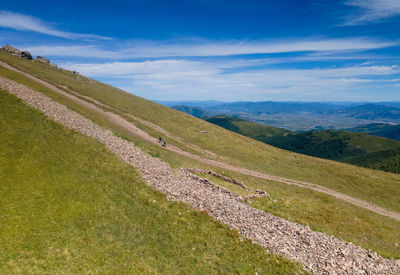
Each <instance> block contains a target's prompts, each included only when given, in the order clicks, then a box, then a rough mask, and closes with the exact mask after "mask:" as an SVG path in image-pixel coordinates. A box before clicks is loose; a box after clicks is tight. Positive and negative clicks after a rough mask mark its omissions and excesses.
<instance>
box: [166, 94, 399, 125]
mask: <svg viewBox="0 0 400 275" xmlns="http://www.w3.org/2000/svg"><path fill="white" fill-rule="evenodd" d="M217 103H218V102H214V104H211V103H208V105H207V104H206V103H204V104H203V106H202V107H200V106H199V105H201V104H200V103H198V105H196V106H195V105H179V108H178V109H179V110H180V111H182V112H186V113H189V114H193V113H190V112H191V111H190V110H192V109H191V108H193V107H196V108H200V109H202V110H199V109H195V111H196V113H197V115H195V116H197V117H200V118H204V117H206V116H216V115H228V116H232V117H239V118H243V119H246V120H249V121H253V122H257V123H262V124H266V125H271V126H275V127H279V128H285V129H288V130H292V131H308V130H322V129H336V130H338V129H346V128H354V127H358V126H360V125H364V124H370V123H391V124H400V108H398V107H396V106H400V103H398V102H383V103H324V102H272V101H264V102H233V103H224V104H217ZM206 105H207V106H206ZM173 108H175V109H177V107H175V106H174V107H173Z"/></svg>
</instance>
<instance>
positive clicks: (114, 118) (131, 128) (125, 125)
mask: <svg viewBox="0 0 400 275" xmlns="http://www.w3.org/2000/svg"><path fill="white" fill-rule="evenodd" d="M0 66H3V67H4V68H6V69H9V70H12V71H15V72H18V73H21V74H23V75H24V76H26V77H28V78H30V79H32V80H34V81H36V82H37V83H39V84H41V85H43V86H45V87H47V88H49V89H51V90H52V91H54V92H56V93H58V94H60V95H62V96H64V97H66V98H68V99H70V100H72V101H74V102H75V103H77V104H79V105H81V106H83V107H85V108H88V109H90V110H92V111H95V112H96V113H98V114H99V115H101V116H103V117H104V118H106V119H107V120H109V121H110V122H112V123H114V124H115V125H118V126H119V127H121V128H122V129H124V130H126V131H127V132H129V133H131V134H133V135H135V136H137V137H139V138H141V139H144V140H146V141H149V142H151V143H153V144H158V140H157V139H155V138H154V137H152V136H150V135H149V134H147V133H146V132H144V131H143V130H141V129H139V128H138V127H136V126H135V125H134V124H133V123H131V122H129V121H128V120H126V119H124V118H123V117H121V116H119V115H117V114H114V113H112V112H108V111H104V110H103V109H101V108H100V107H97V106H96V105H95V104H94V103H90V102H88V101H86V100H83V99H81V98H80V97H78V96H75V95H73V94H71V93H67V92H65V91H63V90H61V89H60V88H58V87H56V86H54V85H52V84H50V83H48V82H46V81H43V80H41V79H39V78H37V77H35V76H32V75H30V74H28V73H25V72H23V71H20V70H18V69H16V68H14V67H12V66H10V65H8V64H7V63H4V62H2V61H0ZM75 93H76V92H75ZM85 98H87V99H89V100H91V101H92V102H96V104H97V103H99V104H101V105H104V104H102V103H100V102H98V101H95V100H94V99H91V98H90V97H87V96H86V97H85ZM104 106H107V105H104ZM107 107H108V108H109V106H107ZM166 150H169V151H172V152H175V153H178V154H181V155H183V156H185V157H188V158H191V159H194V160H197V161H199V162H202V163H205V164H209V165H212V166H215V167H219V168H223V169H227V170H231V171H234V172H238V173H241V174H245V175H249V176H253V177H257V178H262V179H266V180H272V181H277V182H281V183H285V184H289V185H295V186H299V187H303V188H307V189H310V190H313V191H317V192H321V193H324V194H328V195H330V196H333V197H335V198H338V199H341V200H343V201H346V202H348V203H351V204H353V205H356V206H359V207H362V208H365V209H368V210H370V211H373V212H375V213H377V214H380V215H383V216H387V217H390V218H392V219H395V220H397V221H400V213H398V212H395V211H391V210H389V209H386V208H383V207H380V206H378V205H375V204H372V203H368V202H366V201H363V200H360V199H357V198H354V197H351V196H348V195H346V194H343V193H340V192H337V191H334V190H332V189H329V188H327V187H324V186H320V185H317V184H313V183H310V182H304V181H297V180H292V179H287V178H283V177H279V176H273V175H270V174H267V173H262V172H257V171H253V170H250V169H247V168H243V167H238V166H234V165H230V164H227V163H224V162H221V161H218V160H214V159H208V158H204V157H201V156H198V155H195V154H192V153H190V152H187V151H184V150H182V149H180V148H178V147H176V146H174V145H171V144H169V145H168V146H167V147H166Z"/></svg>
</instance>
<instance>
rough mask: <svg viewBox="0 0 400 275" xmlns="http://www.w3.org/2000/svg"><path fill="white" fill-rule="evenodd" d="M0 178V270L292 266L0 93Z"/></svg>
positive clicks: (289, 269) (282, 270)
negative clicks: (161, 190)
mask: <svg viewBox="0 0 400 275" xmlns="http://www.w3.org/2000/svg"><path fill="white" fill-rule="evenodd" d="M0 182H1V183H2V184H1V185H0V194H1V196H0V223H1V224H2V226H1V227H0V247H1V249H0V273H2V274H10V273H98V272H101V273H118V274H121V273H129V274H132V273H147V274H150V273H151V274H155V273H170V274H172V273H174V274H176V273H184V274H189V273H190V274H196V273H198V274H205V273H207V274H212V273H214V274H216V273H218V274H220V273H250V274H254V273H255V272H256V271H258V272H262V273H274V274H275V273H279V274H288V273H295V272H300V269H299V266H298V265H296V264H292V263H290V262H288V261H286V260H284V259H282V258H280V257H274V256H272V255H267V254H266V253H265V252H264V250H263V249H261V248H260V247H258V246H256V245H253V244H251V243H250V242H249V241H243V240H242V239H241V238H240V237H239V236H238V234H236V233H234V232H233V231H231V230H229V229H227V228H226V227H224V226H222V225H221V224H219V223H218V222H214V221H212V220H211V218H209V217H208V216H207V215H205V214H202V213H197V212H196V211H194V210H192V209H191V208H189V207H186V206H185V205H183V204H181V203H174V202H170V201H168V200H166V198H165V196H164V195H161V194H159V193H157V192H154V191H153V190H152V189H151V188H149V187H147V186H146V185H145V184H144V183H143V182H142V181H141V180H140V178H139V176H138V174H137V172H136V171H135V169H133V168H132V167H130V166H128V165H126V164H124V163H123V162H121V161H120V160H119V159H118V158H117V157H116V156H114V155H113V154H111V153H109V152H108V151H107V150H106V149H105V147H104V146H102V145H100V144H99V143H97V142H95V141H93V140H91V139H89V138H87V137H85V136H82V135H80V134H77V133H75V132H73V131H70V130H67V129H65V128H63V127H62V126H60V125H58V124H56V123H53V122H51V121H49V120H48V119H46V118H45V117H44V116H43V115H42V114H41V113H39V112H37V111H35V110H33V109H31V108H29V107H27V106H25V105H23V104H22V103H21V102H20V101H19V100H17V99H16V98H14V97H13V96H11V95H9V94H8V93H6V92H4V91H0Z"/></svg>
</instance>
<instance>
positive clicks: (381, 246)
mask: <svg viewBox="0 0 400 275" xmlns="http://www.w3.org/2000/svg"><path fill="white" fill-rule="evenodd" d="M0 59H4V60H7V61H8V62H10V63H11V64H13V65H14V66H16V67H17V66H19V67H20V68H21V69H25V70H26V71H28V72H30V73H32V74H33V73H35V74H37V75H38V76H39V75H42V78H44V76H46V75H48V76H47V77H51V79H54V82H53V81H50V82H53V83H56V82H55V81H59V79H61V80H63V79H64V80H63V81H65V83H64V84H65V85H64V84H62V83H61V84H59V85H60V86H61V85H62V86H66V85H72V84H73V83H75V84H74V85H76V88H77V89H78V88H82V91H85V89H89V92H90V93H93V94H95V95H96V97H97V98H99V100H100V101H102V100H101V98H102V96H101V94H97V93H100V92H101V91H104V93H105V96H107V89H109V92H110V93H114V92H115V97H116V98H114V103H115V102H116V103H115V104H117V105H118V106H119V107H118V109H122V108H123V107H122V106H125V104H127V103H129V104H127V105H129V106H131V107H130V108H127V112H130V113H133V114H135V115H136V116H139V117H143V118H144V119H146V120H150V121H151V122H153V123H155V124H157V125H160V126H162V127H163V128H165V129H167V130H168V131H170V132H171V133H173V134H175V135H177V136H179V137H182V138H184V139H185V140H188V141H189V142H191V143H193V144H197V145H200V146H201V147H203V148H206V149H209V150H210V149H211V150H212V151H214V152H216V153H217V154H219V155H220V157H219V159H222V160H223V161H226V162H229V163H233V164H237V165H241V166H244V167H249V168H252V169H255V170H259V171H266V172H270V173H273V174H278V175H287V176H288V177H292V178H297V179H304V180H307V181H312V182H315V183H317V184H321V185H325V186H329V187H331V188H333V189H336V190H339V191H341V192H344V193H348V194H351V195H353V196H355V197H361V198H364V199H365V200H366V201H370V202H374V203H377V204H379V205H382V206H384V207H387V208H391V209H398V208H399V207H398V204H399V201H398V196H399V184H400V183H399V180H400V179H399V176H398V175H395V174H390V173H384V172H380V171H373V170H368V169H363V168H359V167H356V166H352V165H348V164H344V163H338V162H332V161H329V160H323V159H316V158H312V157H308V156H304V155H299V154H295V153H291V152H287V151H284V150H280V149H277V148H274V147H271V146H268V145H266V144H264V143H261V142H258V141H255V140H253V139H250V138H246V137H243V136H242V135H237V134H235V133H232V132H230V131H227V130H224V129H222V128H220V127H218V126H215V125H212V124H209V123H207V122H204V121H202V120H199V119H195V118H193V117H191V116H188V115H184V114H182V113H180V112H177V111H174V110H171V109H169V108H166V107H163V106H160V105H158V104H155V103H152V102H149V101H147V100H144V99H141V98H138V97H135V96H133V95H130V94H128V93H124V92H122V93H121V92H118V91H119V90H118V89H115V88H112V87H109V86H107V85H104V84H102V83H99V82H96V81H94V80H90V79H86V78H83V77H82V76H79V75H76V74H72V73H70V72H67V71H65V72H64V71H58V70H56V69H54V68H52V67H50V66H47V65H45V66H43V64H41V63H40V64H36V62H28V61H25V60H21V59H17V58H12V57H10V56H9V55H6V54H4V57H3V56H2V52H1V51H0ZM0 75H2V76H6V77H7V78H10V79H13V80H14V81H17V82H20V83H22V84H24V85H27V86H28V87H30V88H33V89H35V90H37V91H40V92H42V93H44V94H46V95H47V96H50V97H52V98H53V99H54V100H56V101H58V102H61V103H62V104H65V105H66V106H68V107H69V108H71V109H73V110H75V111H77V112H79V113H81V114H82V115H84V116H86V117H88V118H89V119H91V120H93V121H94V122H96V123H97V124H99V125H101V126H102V127H105V128H109V129H111V130H112V131H113V132H114V133H115V134H116V135H118V136H120V137H123V138H125V139H127V140H129V141H131V142H133V143H134V144H135V145H136V146H138V147H140V148H142V149H143V150H144V151H146V152H147V153H149V154H150V155H152V156H155V157H158V158H160V159H162V160H164V161H167V162H169V163H170V164H171V165H172V166H173V167H196V168H204V169H212V170H215V171H217V172H219V173H223V174H225V175H227V176H231V177H234V178H237V179H239V180H241V181H243V182H245V183H246V184H247V185H248V186H250V187H251V188H252V189H253V190H255V189H262V190H264V191H266V192H268V193H270V194H271V197H270V198H264V199H261V203H260V204H258V203H257V204H254V206H256V207H259V208H261V209H265V210H266V211H268V212H271V213H273V214H275V215H278V216H281V217H284V218H287V219H290V220H294V221H296V222H299V223H301V224H304V225H309V226H310V227H311V228H312V229H314V230H318V231H323V232H327V233H328V234H333V235H335V236H337V237H340V238H342V239H344V240H347V241H351V242H353V243H355V244H358V245H360V246H363V247H365V248H368V249H373V250H375V251H378V252H379V253H381V254H382V255H385V256H388V257H397V258H398V257H400V247H399V246H398V245H396V243H397V244H398V243H399V240H400V223H399V222H396V221H395V220H392V219H389V218H387V217H383V216H380V215H378V214H375V213H372V212H370V211H367V210H365V209H362V208H359V207H355V206H354V205H351V204H349V203H345V202H343V201H341V200H338V199H334V198H332V197H330V196H328V195H324V194H320V193H317V192H312V191H310V190H307V189H304V188H298V187H295V186H289V185H285V184H283V183H276V182H271V181H267V180H261V179H259V178H254V177H250V176H246V175H242V174H238V173H234V172H232V171H229V170H226V169H219V168H216V167H212V166H210V165H206V164H204V163H199V162H197V161H194V160H192V159H189V158H186V157H184V156H181V155H179V154H176V153H173V152H170V151H167V150H163V149H162V148H161V147H160V146H156V145H153V144H151V143H149V142H146V141H144V140H141V139H139V138H136V137H135V136H132V135H130V134H129V133H127V132H126V131H124V130H123V129H120V128H118V127H116V126H115V125H113V124H112V123H110V122H109V121H107V120H105V119H103V118H102V117H101V116H99V115H97V114H95V113H93V112H91V111H90V110H87V109H85V108H82V107H80V106H79V105H76V104H75V103H73V102H71V101H69V100H68V99H65V98H63V97H61V96H59V95H57V94H55V93H54V92H52V91H50V90H49V89H48V88H45V87H43V86H41V85H39V84H37V83H36V82H34V81H32V80H29V79H27V78H26V77H23V76H21V75H20V74H18V73H14V72H10V71H8V70H4V69H2V68H0ZM61 80H60V81H61ZM102 87H103V88H102ZM107 87H108V88H107ZM77 89H75V90H77ZM102 89H104V90H102ZM66 91H68V89H66ZM77 91H80V90H77ZM121 113H122V112H121ZM133 122H134V123H135V124H136V125H137V126H138V127H140V128H142V129H144V130H145V131H148V132H149V133H150V134H152V135H153V136H155V137H157V136H158V135H159V134H160V133H158V132H157V131H154V130H152V129H149V128H148V127H146V126H145V125H141V124H140V123H138V122H137V121H133ZM202 130H205V131H207V133H206V134H204V133H202V132H201V131H202ZM168 141H169V143H171V140H168ZM174 142H175V141H174ZM175 143H176V144H177V146H180V147H181V148H184V145H183V144H181V143H179V142H178V141H176V142H175ZM185 149H186V148H185Z"/></svg>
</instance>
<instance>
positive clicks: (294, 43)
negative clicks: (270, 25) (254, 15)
mask: <svg viewBox="0 0 400 275" xmlns="http://www.w3.org/2000/svg"><path fill="white" fill-rule="evenodd" d="M398 44H399V43H398V42H389V41H381V40H376V39H371V38H363V37H356V38H342V39H339V38H338V39H309V40H305V39H301V40H291V41H289V40H288V41H222V42H213V41H204V40H202V41H183V42H160V43H155V42H146V41H140V42H135V43H131V44H130V45H125V46H124V47H121V48H119V47H117V46H115V47H113V48H112V50H109V49H102V48H99V47H98V46H94V45H75V46H47V45H42V46H31V47H25V48H27V50H29V51H31V52H33V53H36V54H39V55H46V56H50V57H57V56H62V57H86V58H105V59H125V60H126V59H130V58H145V57H155V58H160V57H187V56H197V57H206V56H232V55H248V54H271V53H291V52H307V51H310V52H340V51H364V50H371V49H380V48H386V47H391V46H395V45H398Z"/></svg>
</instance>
